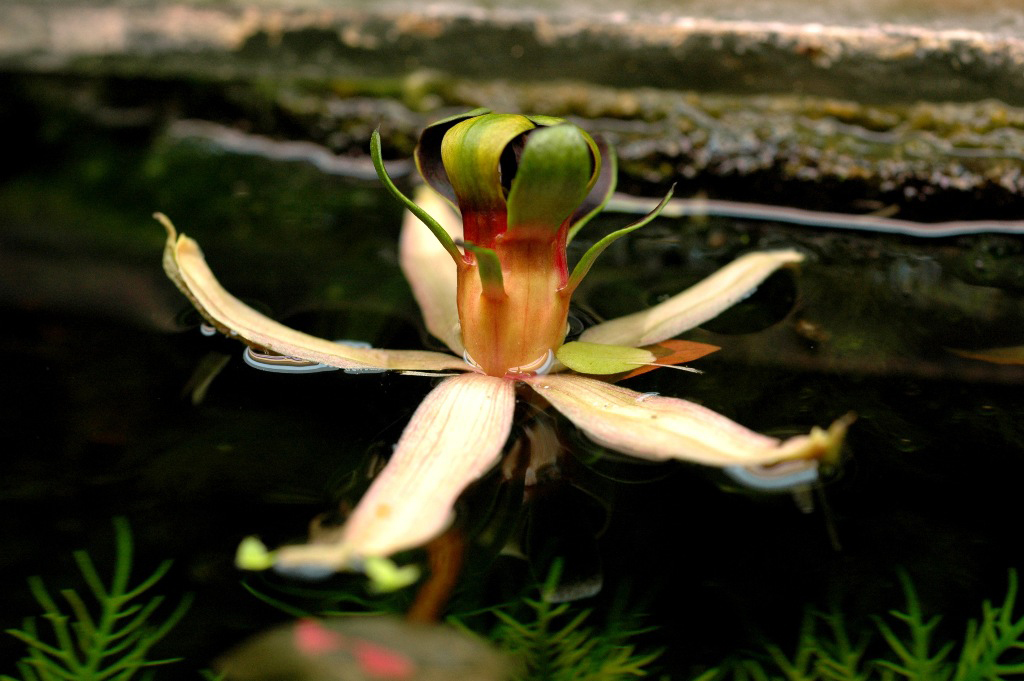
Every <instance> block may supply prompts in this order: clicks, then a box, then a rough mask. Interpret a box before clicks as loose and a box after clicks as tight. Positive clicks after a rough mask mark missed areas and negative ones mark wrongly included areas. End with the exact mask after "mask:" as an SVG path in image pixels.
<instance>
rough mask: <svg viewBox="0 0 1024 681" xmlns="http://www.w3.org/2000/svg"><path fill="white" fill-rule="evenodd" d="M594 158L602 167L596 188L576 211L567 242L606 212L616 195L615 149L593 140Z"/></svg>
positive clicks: (593, 188) (617, 165)
mask: <svg viewBox="0 0 1024 681" xmlns="http://www.w3.org/2000/svg"><path fill="white" fill-rule="evenodd" d="M591 142H592V144H593V146H592V147H591V149H592V151H593V152H594V158H596V159H598V164H599V166H600V167H598V168H597V173H598V176H597V177H595V178H594V186H593V187H591V189H590V192H589V194H588V195H587V198H586V199H585V200H584V201H583V205H582V206H580V207H579V208H577V209H576V215H577V217H575V218H574V219H573V221H572V224H571V225H570V227H569V233H568V235H567V236H566V239H565V242H566V243H567V244H570V243H572V240H573V239H574V238H575V237H576V234H577V233H578V232H579V231H580V230H581V229H583V228H584V227H585V226H586V224H587V223H588V222H590V220H591V218H593V217H594V216H595V215H597V214H598V213H600V212H601V211H603V210H604V207H605V205H606V204H607V203H608V200H609V199H611V198H612V194H614V193H615V185H616V184H617V183H618V181H619V161H618V157H617V156H616V155H615V149H613V148H612V146H611V145H610V144H607V143H605V142H604V141H603V140H602V143H601V144H598V143H597V142H595V141H594V140H593V138H591Z"/></svg>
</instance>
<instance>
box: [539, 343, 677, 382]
mask: <svg viewBox="0 0 1024 681" xmlns="http://www.w3.org/2000/svg"><path fill="white" fill-rule="evenodd" d="M555 357H557V358H558V361H559V362H561V363H562V364H564V365H565V366H567V367H568V368H570V369H572V370H573V371H576V372H578V373H581V374H619V373H622V372H624V371H632V370H633V369H636V368H637V366H639V365H642V364H650V363H652V362H653V361H654V360H655V359H657V357H656V356H655V355H654V353H653V352H651V351H650V350H644V349H643V348H631V347H629V346H626V345H604V344H601V343H587V342H585V341H571V342H569V343H566V344H565V345H563V346H562V347H560V348H558V351H557V352H555Z"/></svg>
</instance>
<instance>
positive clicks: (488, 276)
mask: <svg viewBox="0 0 1024 681" xmlns="http://www.w3.org/2000/svg"><path fill="white" fill-rule="evenodd" d="M461 245H462V247H463V248H465V249H466V250H467V251H469V252H470V253H472V254H473V255H474V256H476V265H477V267H476V271H477V274H478V276H479V277H480V285H481V287H482V288H483V292H484V295H485V296H487V297H488V298H495V299H498V298H504V297H505V280H504V277H503V276H502V274H501V260H500V259H499V258H498V254H497V253H496V252H494V251H493V250H492V249H490V248H484V247H483V246H477V245H475V244H471V243H469V242H468V241H463V242H462V243H461Z"/></svg>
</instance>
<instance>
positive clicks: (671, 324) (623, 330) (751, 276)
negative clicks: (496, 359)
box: [580, 250, 804, 345]
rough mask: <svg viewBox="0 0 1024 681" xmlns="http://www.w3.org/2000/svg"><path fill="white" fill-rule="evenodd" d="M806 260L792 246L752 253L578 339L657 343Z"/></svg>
mask: <svg viewBox="0 0 1024 681" xmlns="http://www.w3.org/2000/svg"><path fill="white" fill-rule="evenodd" d="M803 259H804V256H803V255H802V254H800V253H799V252H797V251H794V250H786V251H767V252H763V253H748V254H747V255H744V256H743V257H741V258H738V259H736V260H734V261H733V262H731V263H729V264H728V265H726V266H725V267H723V268H722V269H720V270H718V271H717V272H715V273H714V274H712V275H711V276H710V277H708V278H706V279H704V280H702V281H700V282H698V283H696V284H694V285H693V286H691V287H690V288H688V289H686V290H685V291H683V292H682V293H679V294H677V295H675V296H673V297H671V298H669V299H668V300H666V301H664V302H662V303H659V304H657V305H655V306H654V307H652V308H650V309H647V310H642V311H640V312H636V313H634V314H631V315H626V316H625V317H619V318H618V319H612V320H610V321H607V322H602V323H601V324H597V325H595V326H592V327H590V328H589V329H587V330H586V331H584V332H583V335H581V336H580V340H582V341H588V342H590V343H607V344H609V345H650V344H652V343H659V342H661V341H663V340H665V339H666V338H671V337H672V336H675V335H677V334H680V333H682V332H683V331H686V330H688V329H692V328H693V327H695V326H698V325H700V324H702V323H704V322H706V321H708V320H709V319H713V318H714V317H717V316H718V315H719V314H720V313H722V312H723V311H724V310H726V309H728V308H730V307H732V306H733V305H735V304H736V303H738V302H739V301H741V300H743V299H744V298H745V297H746V296H748V295H749V294H750V293H751V292H753V290H754V289H756V288H757V286H758V285H759V284H760V283H761V282H762V281H764V280H765V279H767V278H768V275H770V274H771V273H772V272H774V271H775V270H777V269H778V268H780V267H782V266H783V265H788V264H791V263H798V262H800V261H802V260H803Z"/></svg>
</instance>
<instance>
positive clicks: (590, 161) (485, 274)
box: [158, 110, 847, 582]
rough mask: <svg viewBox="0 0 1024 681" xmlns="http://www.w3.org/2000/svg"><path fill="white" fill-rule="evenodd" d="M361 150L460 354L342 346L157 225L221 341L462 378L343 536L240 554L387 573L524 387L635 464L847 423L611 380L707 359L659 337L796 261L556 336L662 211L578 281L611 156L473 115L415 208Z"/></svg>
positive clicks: (583, 138) (700, 349) (374, 150)
mask: <svg viewBox="0 0 1024 681" xmlns="http://www.w3.org/2000/svg"><path fill="white" fill-rule="evenodd" d="M371 154H372V156H373V159H374V163H375V165H376V167H377V169H378V175H379V176H380V178H381V180H382V182H384V184H385V186H386V187H387V188H388V190H389V191H390V192H391V193H392V194H393V195H395V196H396V197H397V198H398V199H399V200H400V201H402V202H403V203H404V204H405V206H406V207H407V208H408V210H409V215H408V216H407V219H406V221H405V223H404V225H403V228H402V233H401V238H400V244H399V254H400V262H401V266H402V269H403V272H404V273H405V275H406V278H407V279H408V281H409V284H410V286H411V288H412V291H413V294H414V296H415V298H416V300H417V302H418V303H419V306H420V309H421V311H422V313H423V318H424V321H425V323H426V326H427V329H428V330H429V331H430V332H431V333H432V334H433V335H434V336H436V337H437V338H439V339H440V340H441V341H443V342H444V343H445V344H446V345H447V346H448V348H449V349H451V351H452V353H453V354H446V353H440V352H428V351H417V350H384V349H377V348H367V347H358V346H356V345H353V344H338V343H335V342H332V341H329V340H325V339H321V338H316V337H314V336H311V335H308V334H305V333H302V332H300V331H296V330H294V329H291V328H288V327H286V326H284V325H282V324H279V323H278V322H276V321H274V320H272V319H270V318H268V317H266V316H264V315H262V314H260V313H258V312H256V311H255V310H253V309H252V308H250V307H248V306H246V305H245V304H243V303H242V302H240V301H239V300H238V299H237V298H235V297H234V296H232V295H231V294H230V293H228V292H227V291H225V290H224V289H223V288H222V287H221V286H220V284H219V283H218V282H217V280H216V278H215V277H214V275H213V273H212V272H211V271H210V269H209V267H208V266H207V264H206V262H205V260H204V258H203V255H202V253H201V251H200V250H199V246H198V245H197V244H196V242H195V241H193V240H192V239H190V238H188V237H186V236H184V235H180V236H179V235H178V234H177V233H176V231H175V229H174V227H173V226H172V225H171V223H170V221H169V220H167V219H166V218H165V217H163V216H158V218H159V219H161V221H162V222H163V224H164V225H165V227H166V228H167V233H168V238H167V244H166V248H165V251H164V267H165V270H166V271H167V274H168V275H169V276H170V278H171V279H172V280H173V281H174V282H175V284H177V286H178V287H179V288H180V289H181V291H182V292H183V293H184V294H185V295H186V296H188V297H189V299H190V300H191V301H192V303H193V304H194V305H195V306H196V308H198V310H199V311H200V312H201V313H202V314H203V316H204V317H205V318H206V319H207V321H208V322H209V324H211V325H212V326H213V327H214V328H216V329H217V330H218V331H220V332H222V333H225V334H228V335H230V336H232V337H235V338H237V339H239V340H241V341H244V342H245V343H247V344H248V345H249V346H250V347H256V348H259V349H260V351H261V352H264V353H265V352H267V351H269V352H273V353H278V354H280V355H284V356H287V357H291V358H297V359H299V360H303V361H305V362H311V363H316V364H322V365H327V366H332V367H339V368H343V369H346V370H391V371H399V372H405V373H414V374H428V375H437V374H438V373H442V374H444V373H449V374H450V373H451V372H462V373H457V374H456V375H449V377H447V378H445V379H444V380H443V381H442V382H441V383H440V384H439V385H438V386H437V387H435V388H434V389H433V390H432V391H431V392H430V393H429V394H428V395H427V396H426V398H425V399H424V400H423V402H422V403H421V404H420V406H419V408H418V409H417V410H416V412H415V414H414V415H413V417H412V420H411V421H410V423H409V424H408V426H407V427H406V428H405V431H404V432H403V433H402V436H401V437H400V439H399V442H398V444H397V446H396V448H395V450H394V453H393V454H392V456H391V458H390V460H389V461H388V463H387V465H386V467H385V468H384V470H383V471H382V472H381V473H380V474H379V475H378V476H377V477H376V478H375V480H374V481H373V483H372V485H371V486H370V488H369V490H368V492H367V493H366V495H365V496H364V497H363V498H362V499H361V500H360V502H359V503H358V505H357V507H356V508H355V510H354V511H353V512H352V514H351V515H350V516H349V518H348V519H347V520H346V522H345V524H344V526H343V527H342V528H341V529H340V530H339V531H337V532H332V533H330V536H323V537H318V538H315V539H313V540H311V542H310V543H308V544H303V545H296V546H286V547H283V548H280V549H278V550H276V551H274V552H272V553H270V554H266V555H264V554H262V553H261V552H260V550H258V549H257V550H256V552H255V554H254V553H253V549H252V547H251V546H249V547H248V548H247V549H246V551H247V552H248V553H247V555H248V556H249V557H248V558H246V559H245V560H243V562H245V563H247V564H249V565H252V566H254V567H269V566H271V565H273V566H275V567H277V568H279V569H284V570H292V571H296V572H301V571H306V572H307V573H310V572H318V571H319V572H323V571H326V570H345V569H355V570H364V571H365V570H368V568H369V567H372V568H373V569H374V570H379V569H381V566H382V565H383V566H385V567H386V566H387V565H388V564H387V563H382V562H381V559H383V558H386V557H387V556H389V555H391V554H393V553H395V552H398V551H401V550H404V549H409V548H412V547H416V546H419V545H422V544H423V543H425V542H427V541H428V540H430V539H431V538H432V537H434V536H436V535H438V534H439V533H440V532H442V531H443V530H444V529H445V527H446V526H447V525H448V524H449V522H450V521H451V516H452V509H453V506H454V504H455V501H456V499H457V497H458V496H459V494H461V492H462V491H463V490H464V489H465V488H466V487H467V486H468V485H469V484H470V483H472V482H473V481H474V480H476V479H477V478H479V477H480V476H481V475H483V474H484V473H486V472H487V471H488V470H490V469H491V468H492V467H493V466H494V465H495V464H496V463H497V461H498V458H499V456H500V454H501V452H502V450H503V448H504V446H505V442H506V440H507V438H508V436H509V433H510V430H511V426H512V415H513V411H514V408H515V402H516V389H517V386H521V385H526V386H529V387H530V388H532V389H533V390H535V391H536V392H537V393H538V394H539V395H540V396H542V397H543V398H544V399H546V400H547V401H548V402H549V403H550V404H551V405H553V406H554V407H555V408H556V409H557V410H558V411H560V412H561V413H562V414H563V415H565V416H566V417H567V418H568V419H569V420H570V421H572V422H573V423H574V424H575V425H576V426H577V427H578V428H579V429H580V430H582V431H583V432H584V433H585V434H586V435H587V436H588V437H590V438H591V439H592V440H594V441H596V442H598V443H600V444H602V445H605V446H607V447H609V448H611V449H614V450H617V451H619V452H623V453H625V454H629V455H632V456H636V457H640V458H643V459H649V460H668V459H680V460H686V461H692V462H696V463H700V464H706V465H711V466H737V465H738V466H747V467H758V466H767V465H771V464H775V463H778V462H782V461H792V460H796V461H817V460H822V459H825V460H830V459H835V458H836V457H837V456H838V449H839V446H840V443H841V441H842V439H843V436H844V433H845V430H846V426H847V421H846V420H845V419H839V420H837V421H836V422H834V423H833V424H832V425H831V426H830V427H829V428H828V429H827V430H825V429H820V428H814V429H812V430H811V431H810V433H809V434H807V435H800V436H795V437H791V438H789V439H787V440H784V441H783V440H779V439H776V438H773V437H769V436H766V435H761V434H758V433H755V432H752V431H750V430H748V429H746V428H744V427H743V426H740V425H739V424H737V423H735V422H733V421H731V420H729V419H727V418H726V417H724V416H722V415H720V414H718V413H715V412H713V411H711V410H709V409H706V408H704V407H701V406H699V405H697V404H694V403H692V402H687V401H685V400H681V399H677V398H672V397H661V396H657V395H652V394H649V393H638V392H635V391H633V390H629V389H627V388H624V387H621V386H618V385H615V384H614V383H613V382H612V381H611V380H609V376H613V377H614V378H623V377H628V376H629V375H631V374H632V373H635V372H636V370H638V369H641V368H645V367H649V366H651V365H654V366H657V365H665V364H674V363H680V362H684V361H689V360H691V359H695V358H697V357H699V356H701V355H703V354H707V352H709V351H712V350H714V349H715V348H713V346H707V345H703V344H698V343H686V342H685V341H671V340H669V339H671V338H672V337H674V336H676V335H678V334H680V333H682V332H683V331H686V330H688V329H690V328H693V327H695V326H697V325H699V324H700V323H702V322H704V321H707V320H709V319H711V318H712V317H715V316H716V315H718V314H719V313H720V312H722V311H723V310H724V309H726V308H727V307H729V306H731V305H732V304H734V303H735V302H737V301H739V300H741V299H742V298H743V297H745V296H746V295H747V294H749V293H750V292H751V291H752V290H753V289H754V288H756V287H757V286H758V284H759V283H760V282H761V281H763V280H764V278H765V277H767V276H768V275H769V274H771V273H772V272H774V271H775V270H776V269H778V268H779V267H782V266H785V265H789V264H793V263H798V262H800V261H801V260H802V259H803V256H802V255H801V254H800V253H799V252H797V251H795V250H777V251H769V252H760V253H750V254H747V255H745V256H743V257H741V258H739V259H738V260H736V261H734V262H733V263H731V264H729V265H727V266H726V267H724V268H723V269H721V270H719V271H718V272H716V273H715V274H713V275H712V276H710V277H708V278H707V279H705V280H703V281H702V282H700V283H698V284H696V285H695V286H693V287H691V288H690V289H688V290H686V291H684V292H682V293H680V294H678V295H676V296H674V297H672V298H669V299H668V300H666V301H664V302H662V303H660V304H658V305H655V306H654V307H652V308H650V309H647V310H643V311H640V312H637V313H635V314H632V315H628V316H626V317H622V318H619V319H613V320H610V321H606V322H602V323H599V324H597V325H595V326H593V327H591V328H589V329H587V330H586V331H584V332H583V334H582V336H581V337H580V339H579V341H574V342H568V343H565V342H564V338H565V334H566V330H567V315H568V310H569V301H570V298H571V296H572V293H573V291H575V289H576V287H577V286H578V285H579V283H580V281H581V280H582V279H583V277H584V276H585V275H586V274H587V272H588V271H589V269H590V267H591V265H592V264H593V263H594V260H595V259H596V258H597V257H598V255H599V254H600V253H601V252H602V251H603V250H604V249H605V248H606V247H607V246H608V245H609V244H610V243H612V242H613V241H614V240H615V239H618V238H620V237H622V236H624V235H625V234H627V233H629V232H631V231H633V230H634V229H637V228H639V227H641V226H643V225H644V224H646V223H647V222H649V221H650V220H651V219H652V218H653V217H654V216H655V215H656V214H657V210H655V211H653V212H652V213H650V214H649V215H647V216H646V217H644V218H642V219H641V220H639V221H637V222H636V223H634V224H632V225H629V226H627V227H625V228H623V229H620V230H618V231H616V232H614V233H612V234H610V235H609V236H607V237H605V238H603V239H601V240H599V241H598V242H596V243H595V244H594V245H593V246H592V247H591V248H590V249H589V250H588V251H587V252H586V253H585V254H584V255H583V256H582V258H581V259H580V260H579V262H578V263H577V264H576V265H575V267H574V268H573V269H572V271H571V272H570V270H569V268H568V263H567V259H566V244H567V243H568V242H569V241H571V239H572V238H573V237H574V236H575V234H576V233H577V232H578V230H579V229H580V228H581V227H582V226H583V225H584V224H585V223H586V222H587V221H588V220H589V219H590V218H591V217H592V216H593V215H595V214H596V213H597V212H599V211H600V210H601V208H602V207H603V204H604V203H605V202H606V201H607V198H608V197H609V196H610V195H611V192H612V191H613V189H614V180H615V166H614V156H613V155H612V154H611V152H610V150H609V149H607V148H605V147H604V145H602V144H600V143H598V142H597V141H595V140H594V139H593V138H592V137H591V136H590V135H588V134H587V133H586V132H584V131H583V130H581V129H580V128H578V127H576V126H574V125H571V124H569V123H566V122H565V121H562V120H560V119H555V118H549V117H540V116H520V115H511V114H492V113H489V112H487V111H484V110H477V111H472V112H469V113H466V114H463V115H459V116H455V117H452V118H448V119H445V120H442V121H439V122H438V123H435V124H434V125H431V126H430V127H428V128H427V129H426V130H425V131H424V132H423V135H422V137H421V139H420V142H419V144H418V146H417V149H416V161H417V166H418V168H419V170H420V174H421V175H422V176H423V178H424V180H425V181H426V183H427V185H429V187H430V188H429V189H428V188H426V187H424V188H421V189H420V190H418V192H417V195H416V196H417V200H416V201H415V202H414V201H412V200H410V199H409V198H407V197H405V196H404V195H402V193H401V192H400V191H399V190H398V189H397V188H396V187H395V186H394V184H392V182H391V181H390V179H389V178H388V177H387V173H386V172H385V171H384V167H383V163H382V161H381V153H380V138H379V135H378V134H377V133H374V135H373V138H372V141H371ZM666 200H667V198H666ZM663 203H664V202H663ZM455 209H458V214H457V213H456V212H455ZM413 215H414V216H415V218H413V217H412V216H413ZM460 216H461V220H460V219H459V218H460ZM421 222H422V224H421ZM424 225H425V226H426V227H424ZM666 355H668V356H666ZM256 554H259V555H256ZM411 578H412V577H411V576H409V577H405V578H402V579H398V578H396V579H397V581H399V582H401V581H407V580H408V579H411ZM393 581H394V580H393Z"/></svg>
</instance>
